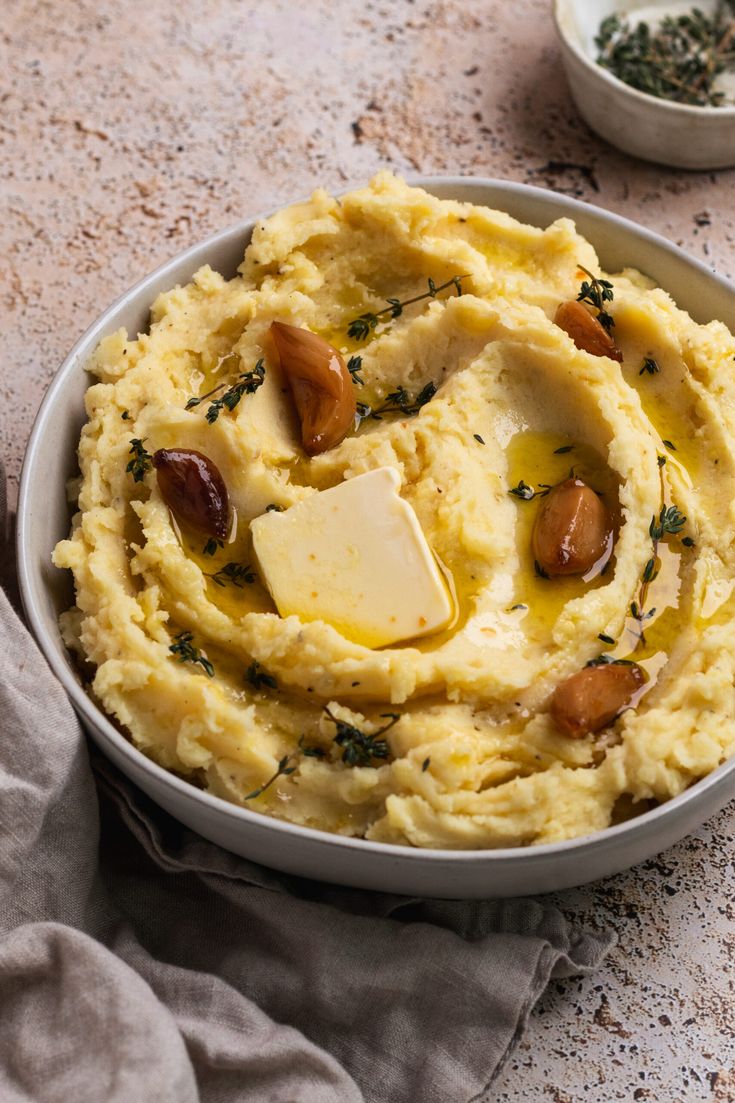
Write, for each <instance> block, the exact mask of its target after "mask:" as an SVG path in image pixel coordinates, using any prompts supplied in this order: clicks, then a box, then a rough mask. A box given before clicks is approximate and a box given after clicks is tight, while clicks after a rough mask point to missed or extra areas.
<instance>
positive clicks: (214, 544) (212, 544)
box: [202, 536, 225, 555]
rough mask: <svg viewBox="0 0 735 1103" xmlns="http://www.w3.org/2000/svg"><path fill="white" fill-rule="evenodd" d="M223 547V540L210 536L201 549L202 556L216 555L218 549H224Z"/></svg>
mask: <svg viewBox="0 0 735 1103" xmlns="http://www.w3.org/2000/svg"><path fill="white" fill-rule="evenodd" d="M224 546H225V542H224V540H220V539H219V537H217V536H210V538H209V540H207V542H206V544H205V545H204V547H203V548H202V555H216V554H217V550H218V548H224Z"/></svg>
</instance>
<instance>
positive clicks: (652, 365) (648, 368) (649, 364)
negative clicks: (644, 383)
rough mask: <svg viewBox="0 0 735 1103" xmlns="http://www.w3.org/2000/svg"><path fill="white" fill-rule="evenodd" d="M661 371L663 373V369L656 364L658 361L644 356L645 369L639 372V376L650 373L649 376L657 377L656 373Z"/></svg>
mask: <svg viewBox="0 0 735 1103" xmlns="http://www.w3.org/2000/svg"><path fill="white" fill-rule="evenodd" d="M660 371H661V369H660V367H659V366H658V364H657V363H656V361H655V360H654V359H653V357H651V356H644V357H643V367H642V368H641V370H640V371H639V372H638V374H639V375H643V373H644V372H648V374H649V375H656V373H657V372H660Z"/></svg>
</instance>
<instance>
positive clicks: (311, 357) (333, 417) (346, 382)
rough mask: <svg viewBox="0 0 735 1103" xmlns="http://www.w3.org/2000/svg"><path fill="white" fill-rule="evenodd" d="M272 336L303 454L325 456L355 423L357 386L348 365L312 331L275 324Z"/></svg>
mask: <svg viewBox="0 0 735 1103" xmlns="http://www.w3.org/2000/svg"><path fill="white" fill-rule="evenodd" d="M271 333H272V334H273V340H274V342H275V346H276V351H277V352H278V358H279V360H280V363H281V370H282V371H283V374H284V376H285V378H286V382H287V383H288V385H289V387H290V388H291V393H292V395H293V399H294V402H295V404H296V410H297V412H298V415H299V419H300V421H301V439H302V443H303V445H304V451H305V452H307V453H308V455H310V456H316V455H319V453H321V452H327V451H329V449H330V448H334V447H335V445H337V444H339V443H340V441H342V440H344V438H345V437H346V436H347V434H348V432H349V431H350V429H351V428H352V426H353V424H354V421H355V408H356V403H355V388H354V384H353V382H352V378H351V376H350V373H349V372H348V370H347V367H346V365H345V362H344V360H343V358H342V356H341V355H340V353H339V352H337V350H336V349H335V348H333V347H332V346H331V345H330V344H328V342H327V341H325V340H324V338H323V337H319V336H317V334H316V333H311V332H310V331H309V330H308V329H300V328H299V327H297V326H289V325H286V324H285V323H284V322H273V324H272V325H271Z"/></svg>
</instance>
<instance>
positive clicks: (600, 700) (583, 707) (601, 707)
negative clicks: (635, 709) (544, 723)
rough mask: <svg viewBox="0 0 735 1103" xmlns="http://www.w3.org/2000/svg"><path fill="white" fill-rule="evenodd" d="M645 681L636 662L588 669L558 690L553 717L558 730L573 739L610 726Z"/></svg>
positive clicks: (558, 687)
mask: <svg viewBox="0 0 735 1103" xmlns="http://www.w3.org/2000/svg"><path fill="white" fill-rule="evenodd" d="M645 680H646V677H645V674H644V673H643V670H642V669H641V667H639V666H638V665H637V664H636V663H604V664H602V665H601V666H588V667H585V669H584V670H580V671H579V673H578V674H573V675H572V676H571V678H567V679H566V681H564V682H562V683H561V684H560V685H558V686H557V687H556V690H555V691H554V695H553V697H552V698H551V708H550V713H551V718H552V720H553V721H554V723H555V724H556V726H557V728H558V729H559V731H561V732H563V733H564V735H570V736H571V737H572V738H573V739H582V738H583V737H584V736H585V735H589V734H590V732H596V731H599V730H600V729H601V728H604V727H606V726H607V725H608V724H611V723H612V721H613V720H614V719H615V717H616V716H617V715H618V713H620V712H622V710H623V709H624V708H626V707H627V706H628V705H629V704H630V703H631V701H632V699H633V697H634V696H635V694H636V693H637V692H638V690H639V689H641V688H642V686H643V685H644V683H645Z"/></svg>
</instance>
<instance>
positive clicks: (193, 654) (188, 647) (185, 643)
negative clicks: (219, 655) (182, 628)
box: [169, 632, 214, 678]
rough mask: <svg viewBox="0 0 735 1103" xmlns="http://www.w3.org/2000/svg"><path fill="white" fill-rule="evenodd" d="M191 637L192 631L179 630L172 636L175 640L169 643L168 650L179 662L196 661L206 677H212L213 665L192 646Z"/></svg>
mask: <svg viewBox="0 0 735 1103" xmlns="http://www.w3.org/2000/svg"><path fill="white" fill-rule="evenodd" d="M193 639H194V634H193V633H192V632H179V633H178V635H176V636H174V640H175V641H176V642H175V643H172V644H170V645H169V651H170V652H171V654H172V655H175V656H176V657H177V659H178V661H179V662H180V663H195V664H196V663H198V664H199V666H201V668H202V670H203V671H204V673H205V674H206V675H207V677H208V678H214V667H213V666H212V664H211V663H210V661H209V659H208V658H207V657H206V655H204V654H203V653H202V652H201V651H200V650H199V648H198V647H195V646H194V644H193V643H192V642H191V641H192V640H193Z"/></svg>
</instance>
